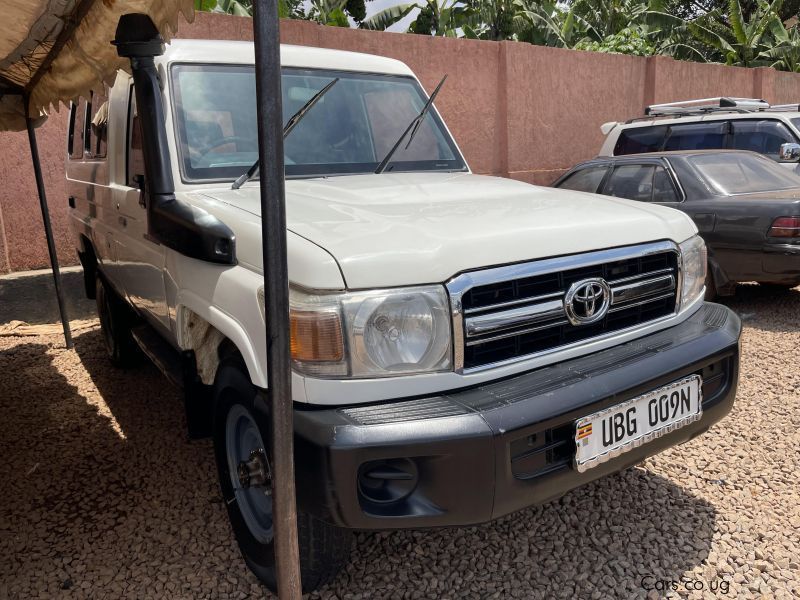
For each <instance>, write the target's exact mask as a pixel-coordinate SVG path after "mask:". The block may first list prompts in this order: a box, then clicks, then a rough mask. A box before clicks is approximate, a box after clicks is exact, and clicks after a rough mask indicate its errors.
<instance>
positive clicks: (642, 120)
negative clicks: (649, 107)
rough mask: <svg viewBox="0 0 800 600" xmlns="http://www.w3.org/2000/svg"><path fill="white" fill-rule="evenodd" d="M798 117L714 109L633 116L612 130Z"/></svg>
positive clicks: (796, 114)
mask: <svg viewBox="0 0 800 600" xmlns="http://www.w3.org/2000/svg"><path fill="white" fill-rule="evenodd" d="M798 117H800V111H794V110H775V111H769V110H753V111H745V112H738V111H733V110H731V111H722V110H720V111H714V112H711V113H708V114H703V115H698V114H694V115H683V116H679V115H662V116H655V117H647V116H644V117H635V118H633V119H630V120H629V121H624V122H619V123H618V124H617V127H615V128H614V130H622V129H635V128H637V127H650V126H653V125H672V124H674V123H697V122H702V121H730V120H731V119H734V120H737V119H775V120H779V121H785V120H786V119H795V118H798Z"/></svg>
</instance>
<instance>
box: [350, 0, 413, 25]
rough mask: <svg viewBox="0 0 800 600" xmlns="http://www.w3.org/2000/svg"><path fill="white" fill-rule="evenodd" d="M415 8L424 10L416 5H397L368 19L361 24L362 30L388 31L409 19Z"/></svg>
mask: <svg viewBox="0 0 800 600" xmlns="http://www.w3.org/2000/svg"><path fill="white" fill-rule="evenodd" d="M415 8H422V7H421V6H419V5H418V4H416V3H411V4H397V5H395V6H390V7H388V8H384V9H383V10H381V11H378V12H377V13H375V14H374V15H372V16H371V17H367V18H366V19H364V20H363V21H361V23H360V24H359V27H360V28H361V29H371V30H373V31H386V30H387V29H389V27H391V26H392V25H394V24H395V23H398V22H399V21H401V20H403V19H404V18H405V17H407V16H408V15H409V14H410V13H411V11H412V10H414V9H415Z"/></svg>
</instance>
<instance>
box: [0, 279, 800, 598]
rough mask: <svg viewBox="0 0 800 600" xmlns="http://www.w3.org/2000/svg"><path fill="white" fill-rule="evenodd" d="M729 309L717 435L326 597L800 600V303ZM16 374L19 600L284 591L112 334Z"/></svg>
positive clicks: (29, 357)
mask: <svg viewBox="0 0 800 600" xmlns="http://www.w3.org/2000/svg"><path fill="white" fill-rule="evenodd" d="M726 302H727V304H729V305H730V306H731V307H732V308H733V309H734V310H736V311H737V312H738V313H739V314H740V315H741V316H742V317H743V319H744V322H745V326H746V327H745V332H744V340H743V353H744V354H743V362H742V377H741V382H740V388H739V394H738V398H737V404H736V407H735V408H734V411H733V412H732V413H731V414H730V415H729V416H728V417H727V418H726V419H725V420H724V421H722V422H721V423H720V424H719V425H717V426H716V427H714V428H713V429H712V430H711V432H709V433H708V434H707V435H705V436H703V437H701V438H698V439H696V440H693V441H692V442H690V443H688V444H685V445H683V446H680V447H678V448H674V449H672V450H670V451H668V452H666V453H664V454H662V455H660V456H658V457H656V458H653V459H650V460H648V461H647V462H646V463H645V464H644V465H642V466H640V467H636V468H633V469H628V470H627V471H625V472H623V473H621V474H619V475H616V476H612V477H609V478H606V479H605V480H603V481H600V482H597V483H595V484H592V485H589V486H587V487H585V488H582V489H580V490H577V491H574V492H572V493H570V494H568V495H567V496H566V497H564V498H562V499H561V500H558V501H556V502H552V503H550V504H548V505H546V506H543V507H538V508H531V509H528V510H525V511H522V512H520V513H518V514H515V515H512V516H510V517H507V518H504V519H502V520H500V521H497V522H494V523H491V524H488V525H484V526H479V527H470V528H466V529H443V530H436V531H428V532H395V533H362V534H359V535H358V536H357V539H356V543H355V544H354V549H353V554H352V560H351V564H350V565H349V567H348V568H347V570H346V571H345V572H344V573H343V574H342V575H341V576H340V577H339V578H338V579H337V580H336V581H335V582H334V583H333V584H332V585H330V586H329V587H327V588H325V589H323V590H320V591H319V592H318V593H317V594H315V595H313V597H314V598H318V597H320V598H340V599H344V598H378V597H382V598H401V597H402V598H490V597H491V598H506V597H512V598H534V597H536V598H538V597H543V598H544V597H546V598H550V597H566V598H631V597H649V598H657V597H662V596H664V595H668V596H670V597H673V596H676V597H677V596H681V597H692V598H707V597H742V598H797V597H800V506H798V495H799V493H800V487H799V486H798V483H797V481H798V475H800V468H799V467H800V465H799V464H798V463H800V458H799V457H800V453H798V447H799V446H800V401H799V392H798V388H799V387H800V354H799V353H798V351H797V349H798V347H800V327H799V326H798V315H799V314H800V292H798V291H792V292H789V293H786V294H782V295H770V294H769V293H767V292H766V291H765V290H763V289H761V288H759V287H758V286H742V287H741V288H740V289H739V291H738V293H737V296H736V297H735V298H732V299H729V300H727V301H726ZM0 373H2V374H3V375H2V378H0V410H2V417H0V456H2V458H3V460H2V461H0V481H2V482H3V486H4V488H5V492H3V493H1V494H0V598H5V597H14V598H17V597H18V598H35V597H53V596H75V597H111V598H117V597H122V596H126V597H136V598H143V597H164V596H169V597H173V598H189V597H192V598H194V597H204V598H212V597H213V598H244V597H248V596H253V595H264V594H265V592H264V590H263V589H262V588H260V587H259V585H258V583H257V582H256V580H255V578H254V577H253V576H252V575H251V574H250V573H249V572H248V571H247V569H246V568H245V567H244V565H243V562H242V561H241V559H240V557H239V554H238V550H237V548H236V545H235V542H234V541H233V538H232V535H231V532H230V529H229V526H228V523H227V520H226V516H225V510H224V507H223V506H222V504H221V499H220V496H219V493H218V491H217V485H216V481H215V469H214V465H213V456H212V449H211V444H210V442H208V441H200V442H188V441H187V440H186V436H185V434H184V423H183V415H182V404H181V399H180V397H179V395H178V394H177V393H176V392H174V391H172V390H171V389H170V388H169V387H168V386H167V384H166V383H165V380H164V379H163V378H162V377H161V376H160V375H159V374H158V373H157V372H156V370H155V369H154V368H153V367H151V366H148V365H145V366H141V367H138V368H136V369H134V370H132V371H125V372H123V371H117V370H114V369H113V368H112V367H111V366H109V364H108V363H107V361H106V359H105V358H104V356H103V354H102V352H101V346H100V337H99V331H98V330H97V328H96V327H95V328H89V329H84V330H83V331H82V332H80V333H79V335H78V336H77V340H76V350H75V351H65V350H63V349H62V348H61V340H60V337H59V336H58V335H49V336H39V337H0ZM646 588H651V589H649V590H648V589H646Z"/></svg>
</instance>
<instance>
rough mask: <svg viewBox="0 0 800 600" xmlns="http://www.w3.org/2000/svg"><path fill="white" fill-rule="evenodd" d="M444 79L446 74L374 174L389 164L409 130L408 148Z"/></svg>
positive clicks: (383, 169)
mask: <svg viewBox="0 0 800 600" xmlns="http://www.w3.org/2000/svg"><path fill="white" fill-rule="evenodd" d="M446 79H447V75H445V76H444V77H442V80H441V81H440V82H439V85H437V86H436V89H435V90H433V93H432V94H431V97H430V98H428V101H427V102H426V103H425V106H423V107H422V110H421V111H420V112H419V114H418V115H417V116H416V117H414V120H413V121H411V123H409V124H408V127H406V130H405V131H404V132H403V134H402V135H401V136H400V139H398V140H397V142H395V144H394V146H392V149H391V150H389V152H388V153H387V154H386V156H384V157H383V160H382V161H381V162H380V164H379V165H378V168H377V169H375V174H376V175H380V174H381V173H383V172H384V171H385V170H386V167H387V166H389V162H390V161H391V160H392V156H394V153H395V152H397V149H398V148H399V147H400V144H402V143H403V140H404V139H405V138H406V136H407V135H408V133H409V132H411V135H410V136H409V138H408V143H407V144H406V150H408V147H409V146H410V145H411V142H413V141H414V136H415V135H417V131H419V126H420V125H421V124H422V120H423V119H424V118H425V115H427V114H428V111H429V110H430V108H431V106H433V101H434V100H435V99H436V96H437V95H438V94H439V90H440V89H442V85H443V84H444V82H445V80H446Z"/></svg>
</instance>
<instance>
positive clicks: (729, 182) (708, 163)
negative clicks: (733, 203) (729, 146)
mask: <svg viewBox="0 0 800 600" xmlns="http://www.w3.org/2000/svg"><path fill="white" fill-rule="evenodd" d="M689 162H690V163H691V164H692V165H694V167H695V168H696V169H697V170H698V172H699V173H700V175H701V176H702V177H703V179H705V181H706V183H708V185H709V186H711V188H712V189H714V190H716V191H717V192H719V193H720V194H725V195H728V194H750V193H754V192H772V191H775V190H787V189H790V188H800V177H798V176H797V175H795V174H794V173H792V172H791V171H789V170H788V169H786V168H785V167H782V166H780V165H779V164H778V163H776V162H775V161H772V160H769V159H768V158H765V157H763V156H760V155H758V154H749V153H738V152H715V153H713V154H700V155H697V156H692V157H690V158H689Z"/></svg>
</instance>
